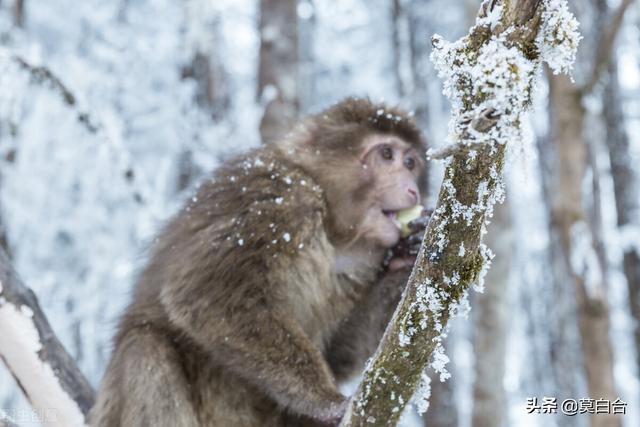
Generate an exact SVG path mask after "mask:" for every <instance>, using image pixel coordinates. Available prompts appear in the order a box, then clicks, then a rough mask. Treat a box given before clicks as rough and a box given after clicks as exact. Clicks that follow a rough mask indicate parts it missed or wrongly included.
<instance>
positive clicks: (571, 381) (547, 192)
mask: <svg viewBox="0 0 640 427" xmlns="http://www.w3.org/2000/svg"><path fill="white" fill-rule="evenodd" d="M537 145H538V153H539V163H540V165H539V166H540V170H541V173H540V178H541V182H542V193H543V201H544V203H545V207H546V209H547V212H548V213H549V216H550V212H551V201H552V198H553V195H554V194H555V193H556V191H557V189H556V188H555V187H554V185H555V183H554V182H553V179H552V178H551V177H552V175H553V173H554V171H555V170H556V168H558V166H557V162H558V159H557V158H556V155H555V151H554V150H555V148H554V146H553V144H552V142H551V140H550V138H547V137H545V138H540V139H539V140H538V141H537ZM547 226H548V228H547V231H548V235H549V245H548V247H547V253H546V254H545V262H546V263H547V265H548V266H549V271H548V274H547V280H546V282H547V283H548V289H547V290H546V291H543V292H545V293H546V294H545V295H544V298H543V299H542V302H541V304H546V305H545V306H544V309H543V310H541V311H538V312H537V313H536V314H538V316H537V317H531V318H530V319H529V321H530V322H531V327H532V328H536V327H538V326H540V329H541V330H540V335H542V334H545V335H546V336H547V337H548V338H547V339H548V347H547V348H548V351H549V354H548V361H549V365H550V369H551V375H549V376H544V377H545V378H541V380H542V381H544V380H547V378H548V383H542V384H539V386H540V387H539V389H540V390H544V392H545V393H546V395H553V396H555V397H557V398H558V400H560V401H562V400H564V399H570V398H571V399H575V397H576V396H579V395H580V394H581V391H580V390H579V388H578V384H579V380H580V378H581V376H582V355H581V354H580V332H579V330H578V326H577V324H576V318H577V316H578V314H577V307H576V298H575V292H573V290H572V289H571V287H570V286H567V285H566V284H567V283H570V281H571V278H570V277H569V275H568V273H567V269H566V266H565V263H564V260H563V258H562V247H561V245H560V238H559V236H558V235H557V234H556V232H555V229H554V227H553V225H552V221H551V220H549V221H548V224H547ZM538 293H539V291H536V294H538ZM530 297H531V295H529V299H530V300H531V298H530ZM531 303H532V305H533V301H532V300H531ZM548 307H553V309H552V310H550V309H549V308H548ZM531 314H534V313H531ZM542 321H544V322H545V323H543V324H541V323H542ZM541 362H542V364H538V366H536V368H537V369H536V371H537V372H545V371H547V370H548V369H549V367H548V366H545V364H544V360H542V361H541ZM564 422H565V424H566V427H572V426H578V425H581V424H580V419H579V418H578V417H566V420H565V421H564Z"/></svg>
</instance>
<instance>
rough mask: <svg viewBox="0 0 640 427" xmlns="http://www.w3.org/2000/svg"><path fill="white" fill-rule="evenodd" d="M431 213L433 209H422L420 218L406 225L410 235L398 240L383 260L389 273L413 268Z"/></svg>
mask: <svg viewBox="0 0 640 427" xmlns="http://www.w3.org/2000/svg"><path fill="white" fill-rule="evenodd" d="M432 213H433V209H423V210H422V212H421V213H420V217H418V218H416V219H414V220H413V221H411V222H410V223H409V224H408V227H409V230H410V231H411V233H410V234H409V235H408V236H407V237H404V238H402V239H400V241H399V242H398V244H397V245H395V246H394V247H393V248H391V249H390V250H389V252H388V253H387V256H386V257H385V260H384V266H385V267H387V268H388V269H389V270H390V271H395V270H400V269H403V268H406V267H411V266H413V264H414V262H415V261H416V257H417V255H418V251H419V250H420V245H422V239H423V238H424V233H425V230H426V228H427V225H428V224H429V220H430V219H431V214H432Z"/></svg>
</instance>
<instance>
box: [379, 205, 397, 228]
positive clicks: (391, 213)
mask: <svg viewBox="0 0 640 427" xmlns="http://www.w3.org/2000/svg"><path fill="white" fill-rule="evenodd" d="M382 214H383V215H384V216H386V217H387V218H389V220H390V221H391V222H392V223H393V225H395V226H396V227H397V228H400V223H399V222H398V211H392V210H389V209H383V210H382Z"/></svg>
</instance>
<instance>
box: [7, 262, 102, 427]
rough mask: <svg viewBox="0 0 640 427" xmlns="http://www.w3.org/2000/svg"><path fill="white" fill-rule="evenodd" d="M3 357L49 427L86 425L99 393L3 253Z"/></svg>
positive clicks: (44, 423)
mask: <svg viewBox="0 0 640 427" xmlns="http://www.w3.org/2000/svg"><path fill="white" fill-rule="evenodd" d="M0 337H2V339H0V358H1V359H2V361H3V362H4V364H5V365H6V366H7V368H8V369H9V371H10V372H11V374H12V375H13V377H14V378H15V379H16V381H17V383H18V384H19V386H20V388H21V389H22V391H23V392H24V394H25V396H26V397H27V399H28V400H29V402H30V403H31V405H32V406H33V408H34V410H36V412H37V413H38V414H39V417H40V418H41V419H42V423H43V425H45V426H61V427H69V426H80V425H84V424H85V416H86V414H87V413H88V411H89V409H90V408H91V405H92V404H93V400H94V392H93V389H92V388H91V386H90V385H89V383H88V382H87V380H86V379H85V378H84V376H83V375H82V373H81V372H80V370H79V369H78V367H77V366H76V364H75V362H74V360H73V359H72V358H71V356H70V355H69V354H68V353H67V352H66V350H65V349H64V347H63V346H62V344H61V343H60V341H58V339H57V338H56V335H55V333H54V332H53V330H52V329H51V326H50V325H49V323H48V322H47V319H46V317H45V315H44V313H43V312H42V310H41V309H40V306H39V304H38V301H37V300H36V297H35V295H34V294H33V292H32V291H31V290H30V289H28V288H27V287H25V286H24V285H23V284H22V283H21V282H20V280H19V279H18V277H17V275H16V273H15V272H14V271H13V269H12V268H11V266H10V264H9V259H8V257H7V255H6V253H5V252H4V251H2V250H0Z"/></svg>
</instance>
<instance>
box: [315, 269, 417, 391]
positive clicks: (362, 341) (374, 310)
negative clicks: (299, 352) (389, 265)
mask: <svg viewBox="0 0 640 427" xmlns="http://www.w3.org/2000/svg"><path fill="white" fill-rule="evenodd" d="M410 272H411V269H410V268H403V269H400V270H396V271H389V272H387V273H386V274H384V276H383V277H382V279H381V280H380V281H379V282H378V283H375V284H373V285H372V286H371V288H370V290H369V292H368V294H366V295H365V296H364V297H363V299H362V300H361V301H360V302H359V303H358V304H357V305H356V308H355V309H354V310H353V312H352V314H351V316H349V317H348V318H347V319H346V321H345V322H344V323H343V324H342V325H341V326H340V327H339V329H338V332H337V333H336V335H335V336H334V338H333V339H332V341H331V344H330V345H329V347H328V349H327V351H326V354H327V356H326V357H327V361H328V362H329V365H330V366H331V370H332V371H333V373H334V375H335V376H336V379H337V380H338V381H343V380H347V379H349V377H351V376H353V375H355V374H357V373H359V372H360V371H362V369H364V365H365V362H366V361H367V359H368V358H369V357H371V355H373V352H374V351H375V350H376V348H377V346H378V343H379V342H380V339H381V338H382V334H383V333H384V330H385V328H386V327H387V324H388V323H389V320H390V319H391V315H392V314H393V311H394V310H395V308H396V306H397V305H398V302H399V301H400V296H401V295H402V291H403V290H404V287H405V285H406V283H407V279H408V277H409V273H410Z"/></svg>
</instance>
